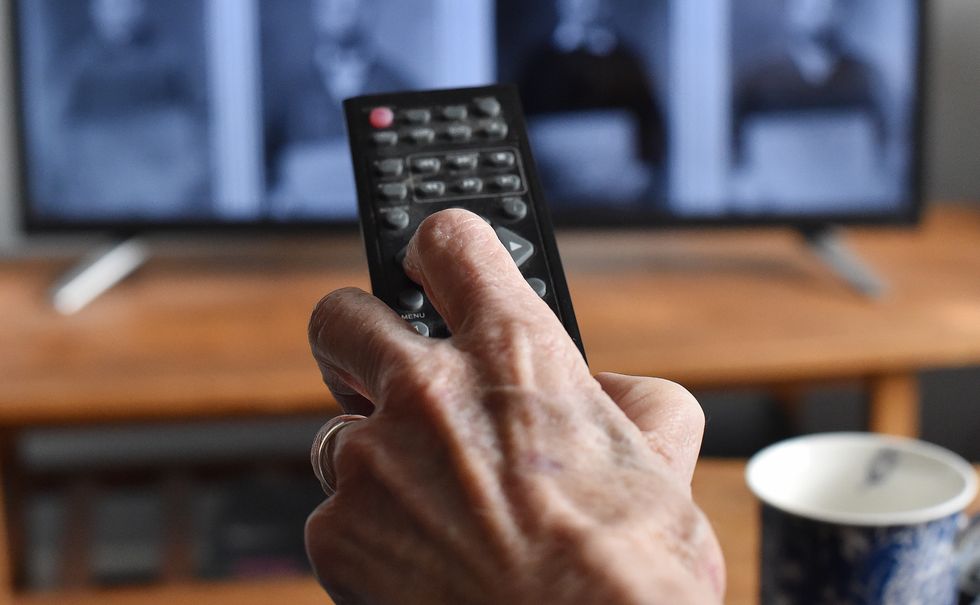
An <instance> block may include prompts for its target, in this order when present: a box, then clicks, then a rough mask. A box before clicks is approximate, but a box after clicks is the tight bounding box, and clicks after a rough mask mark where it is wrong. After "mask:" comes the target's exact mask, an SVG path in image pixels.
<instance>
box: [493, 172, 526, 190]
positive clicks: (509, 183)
mask: <svg viewBox="0 0 980 605" xmlns="http://www.w3.org/2000/svg"><path fill="white" fill-rule="evenodd" d="M493 186H494V187H496V188H497V189H499V190H501V191H517V190H518V189H520V188H521V177H519V176H517V175H516V174H501V175H500V176H496V177H494V178H493Z"/></svg>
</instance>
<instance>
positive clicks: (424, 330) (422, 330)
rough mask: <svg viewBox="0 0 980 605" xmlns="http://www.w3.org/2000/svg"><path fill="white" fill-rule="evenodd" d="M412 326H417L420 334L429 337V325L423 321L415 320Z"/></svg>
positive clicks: (416, 329)
mask: <svg viewBox="0 0 980 605" xmlns="http://www.w3.org/2000/svg"><path fill="white" fill-rule="evenodd" d="M411 326H412V327H413V328H415V331H416V332H418V333H419V335H420V336H425V337H426V338H428V337H429V326H428V325H427V324H424V323H422V322H421V321H413V322H412V323H411Z"/></svg>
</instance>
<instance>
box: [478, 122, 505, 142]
mask: <svg viewBox="0 0 980 605" xmlns="http://www.w3.org/2000/svg"><path fill="white" fill-rule="evenodd" d="M483 134H485V135H486V136H487V138H490V139H502V138H504V137H506V136H507V123H506V122H504V121H502V120H493V121H491V122H487V123H486V124H484V125H483Z"/></svg>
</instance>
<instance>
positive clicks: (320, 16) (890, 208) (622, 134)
mask: <svg viewBox="0 0 980 605" xmlns="http://www.w3.org/2000/svg"><path fill="white" fill-rule="evenodd" d="M15 8H16V19H15V27H16V30H17V31H16V34H17V35H16V36H15V39H16V41H17V42H16V46H17V49H16V50H17V57H18V61H17V63H18V72H19V80H18V89H19V96H20V116H19V117H20V124H21V132H22V137H21V138H22V142H23V154H22V155H23V165H24V177H25V178H24V184H25V191H24V203H25V217H26V221H27V224H28V226H29V227H32V228H35V229H45V228H117V229H133V230H139V229H146V228H153V227H162V226H181V225H186V226H190V225H215V226H216V225H234V224H237V225H255V224H261V225H312V226H322V225H349V224H352V223H353V222H354V221H355V219H356V200H355V190H354V183H353V176H352V169H351V163H350V157H349V152H348V146H347V142H346V133H345V131H344V122H343V119H342V110H341V101H342V100H343V99H344V98H347V97H351V96H356V95H361V94H368V93H377V92H386V91H394V90H402V89H423V88H439V87H457V86H468V85H478V84H484V83H489V82H493V81H505V82H514V83H516V84H517V85H518V87H519V89H520V91H521V94H522V97H523V100H524V105H525V111H526V114H527V118H528V126H529V132H530V136H531V143H532V145H533V147H534V151H535V157H536V160H537V162H538V167H539V171H540V174H541V177H542V181H543V184H544V187H545V191H546V195H547V199H548V202H549V204H550V206H551V208H552V210H553V213H554V215H555V217H556V220H557V221H558V222H559V223H562V222H564V223H575V222H588V223H589V224H597V223H606V224H617V223H630V222H632V223H643V224H655V223H671V224H675V223H678V222H680V223H684V222H691V223H702V222H741V223H744V222H759V223H762V222H771V221H776V222H781V223H788V224H792V223H806V222H875V221H899V220H908V219H911V218H913V217H914V215H915V210H916V208H917V206H918V163H919V157H918V119H919V103H920V99H919V97H920V95H919V92H920V82H919V67H920V64H921V52H920V47H921V40H920V34H921V30H922V28H921V21H922V17H923V16H922V14H921V11H922V5H921V0H753V1H752V2H744V1H739V0H710V1H704V2H690V1H689V0H543V1H540V2H525V1H522V0H497V1H494V0H412V1H411V2H405V1H404V0H78V1H73V2H65V1H63V0H17V1H16V2H15Z"/></svg>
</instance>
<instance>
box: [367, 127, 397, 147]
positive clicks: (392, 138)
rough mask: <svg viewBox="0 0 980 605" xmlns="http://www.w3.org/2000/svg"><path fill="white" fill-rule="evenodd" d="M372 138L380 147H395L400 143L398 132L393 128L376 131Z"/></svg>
mask: <svg viewBox="0 0 980 605" xmlns="http://www.w3.org/2000/svg"><path fill="white" fill-rule="evenodd" d="M371 138H372V139H373V140H374V144H375V145H377V146H378V147H394V146H395V145H397V144H398V133H397V132H394V131H393V130H384V131H382V132H376V133H374V134H373V135H372V136H371Z"/></svg>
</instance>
